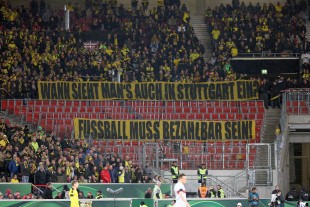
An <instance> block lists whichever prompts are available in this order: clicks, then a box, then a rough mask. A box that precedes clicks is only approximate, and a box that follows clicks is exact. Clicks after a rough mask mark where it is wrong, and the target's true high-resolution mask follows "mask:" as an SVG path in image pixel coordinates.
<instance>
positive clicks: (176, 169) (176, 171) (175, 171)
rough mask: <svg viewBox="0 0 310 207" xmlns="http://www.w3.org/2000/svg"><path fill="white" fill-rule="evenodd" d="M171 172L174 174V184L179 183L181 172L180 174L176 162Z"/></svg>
mask: <svg viewBox="0 0 310 207" xmlns="http://www.w3.org/2000/svg"><path fill="white" fill-rule="evenodd" d="M170 172H171V174H172V181H173V183H177V182H178V176H179V174H180V172H179V168H178V165H177V162H176V161H174V162H173V164H172V166H171V168H170Z"/></svg>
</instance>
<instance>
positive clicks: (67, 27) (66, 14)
mask: <svg viewBox="0 0 310 207" xmlns="http://www.w3.org/2000/svg"><path fill="white" fill-rule="evenodd" d="M64 10H65V30H68V29H70V11H69V10H68V8H67V5H65V6H64Z"/></svg>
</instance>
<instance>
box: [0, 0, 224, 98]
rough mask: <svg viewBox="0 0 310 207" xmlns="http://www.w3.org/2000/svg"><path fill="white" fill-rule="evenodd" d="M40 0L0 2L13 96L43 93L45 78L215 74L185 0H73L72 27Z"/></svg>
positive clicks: (5, 75) (6, 77) (5, 73)
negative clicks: (158, 1) (123, 1)
mask: <svg viewBox="0 0 310 207" xmlns="http://www.w3.org/2000/svg"><path fill="white" fill-rule="evenodd" d="M33 2H37V1H36V0H33V1H32V3H31V4H30V8H29V9H27V8H26V7H17V8H12V7H11V6H10V4H9V2H7V1H6V2H4V1H2V2H1V3H0V7H1V10H0V21H1V23H2V24H1V28H0V36H1V40H0V50H1V51H0V52H1V57H0V62H1V76H0V81H1V82H0V84H1V88H3V89H4V90H5V91H7V92H8V93H9V94H11V96H12V97H14V98H36V95H37V94H36V92H37V88H36V82H37V81H38V80H47V81H48V80H53V81H56V80H64V81H66V80H74V81H82V80H86V81H88V80H107V81H114V80H116V79H117V78H118V77H120V79H121V80H122V81H126V82H136V81H155V80H157V81H181V82H198V81H206V80H207V79H208V77H207V76H206V75H207V74H208V73H209V72H208V71H209V70H208V68H207V66H205V64H204V59H203V58H202V55H203V53H204V48H203V46H202V45H201V44H200V43H199V41H198V39H197V37H196V35H195V33H194V31H193V28H192V26H191V25H190V22H189V21H190V12H189V11H187V8H186V6H185V5H182V6H181V5H180V2H179V1H165V2H168V3H165V4H163V5H158V7H156V8H153V9H149V10H147V9H144V7H141V8H140V7H139V8H138V7H135V5H133V9H132V10H131V11H130V10H127V9H125V8H124V7H123V5H118V4H116V1H108V3H102V4H94V5H92V4H90V5H89V4H87V6H86V9H81V8H80V7H79V5H78V4H76V5H69V6H68V9H69V10H71V19H72V21H71V22H72V23H71V29H70V30H64V29H63V28H64V23H63V22H64V21H63V19H64V14H63V12H57V11H54V10H51V9H50V8H49V7H47V6H46V4H45V3H44V1H43V0H42V1H40V3H33ZM41 2H43V3H41ZM87 2H89V1H87ZM105 2H106V1H105ZM38 5H39V6H38ZM85 19H87V22H85V21H84V20H85ZM90 20H91V22H89V21H90ZM85 28H86V29H85ZM98 30H99V31H101V33H102V35H106V37H105V39H104V41H102V42H100V43H99V44H98V45H97V46H95V47H91V48H89V47H85V46H84V43H85V41H87V39H85V38H84V34H85V32H94V31H98ZM222 78H223V77H222ZM3 93H4V92H3ZM4 96H8V94H5V93H4Z"/></svg>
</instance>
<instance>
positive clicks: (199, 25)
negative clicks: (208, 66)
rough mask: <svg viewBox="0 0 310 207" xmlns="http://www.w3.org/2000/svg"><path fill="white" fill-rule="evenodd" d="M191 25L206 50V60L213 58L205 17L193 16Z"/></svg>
mask: <svg viewBox="0 0 310 207" xmlns="http://www.w3.org/2000/svg"><path fill="white" fill-rule="evenodd" d="M191 24H192V26H193V28H194V31H195V34H196V36H197V38H198V39H199V40H200V43H201V44H202V45H203V46H204V48H205V54H204V59H205V61H207V60H208V59H209V58H210V57H211V56H212V47H211V40H212V39H211V36H210V34H209V32H208V26H207V24H206V22H205V16H204V15H200V16H191Z"/></svg>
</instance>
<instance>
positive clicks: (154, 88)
mask: <svg viewBox="0 0 310 207" xmlns="http://www.w3.org/2000/svg"><path fill="white" fill-rule="evenodd" d="M258 89H259V84H258V81H253V80H247V81H246V80H244V81H225V82H206V83H168V82H148V83H116V82H94V81H93V82H67V81H56V82H53V81H52V82H51V81H39V82H38V92H39V99H40V100H46V99H61V100H197V101H198V100H202V101H204V100H235V101H237V100H252V99H258Z"/></svg>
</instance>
